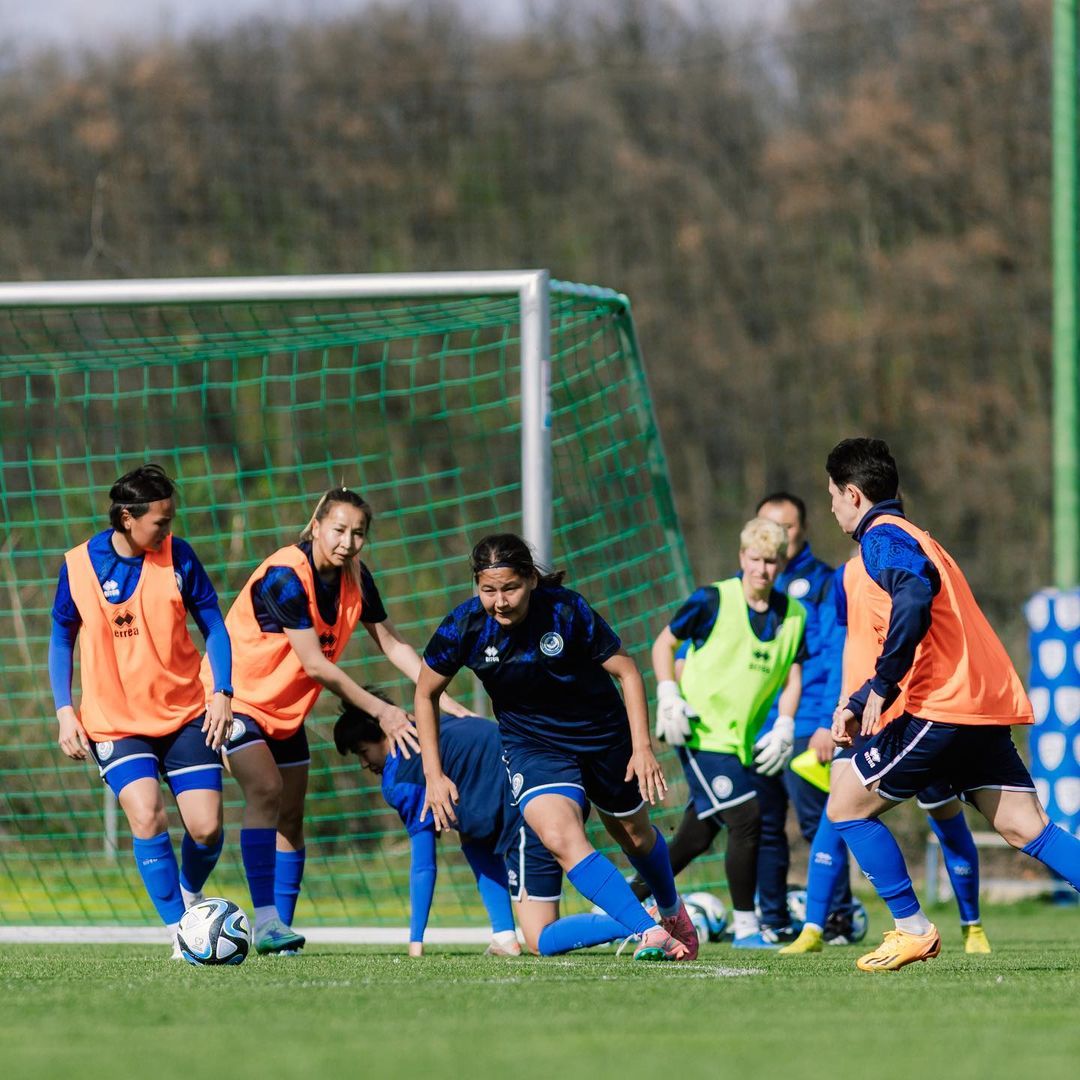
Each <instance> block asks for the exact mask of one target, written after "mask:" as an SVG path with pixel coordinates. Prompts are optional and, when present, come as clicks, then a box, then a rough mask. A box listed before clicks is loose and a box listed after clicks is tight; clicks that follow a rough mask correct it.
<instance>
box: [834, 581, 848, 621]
mask: <svg viewBox="0 0 1080 1080" xmlns="http://www.w3.org/2000/svg"><path fill="white" fill-rule="evenodd" d="M832 589H833V616H834V618H835V619H836V625H837V626H842V627H844V628H845V629H846V628H847V590H846V589H845V588H844V568H843V567H842V566H838V567H837V568H836V569H835V570H834V571H833V582H832Z"/></svg>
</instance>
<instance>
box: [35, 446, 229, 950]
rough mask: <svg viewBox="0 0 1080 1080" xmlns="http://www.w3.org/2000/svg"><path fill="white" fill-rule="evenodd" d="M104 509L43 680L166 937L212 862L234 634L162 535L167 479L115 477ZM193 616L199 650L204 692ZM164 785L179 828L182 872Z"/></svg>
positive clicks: (199, 576) (81, 551)
mask: <svg viewBox="0 0 1080 1080" xmlns="http://www.w3.org/2000/svg"><path fill="white" fill-rule="evenodd" d="M109 497H110V498H111V500H112V506H111V508H110V510H109V520H110V523H111V528H109V529H106V530H105V531H103V532H100V533H98V534H97V535H96V536H93V537H91V538H90V540H88V541H87V542H86V543H84V544H80V545H79V546H78V547H76V548H73V549H72V550H71V551H69V552H68V553H67V554H66V555H65V556H64V563H63V565H62V566H61V568H60V576H59V580H58V582H57V588H56V599H55V601H54V603H53V613H52V615H53V628H52V636H51V638H50V641H49V676H50V681H51V683H52V688H53V697H54V699H55V702H56V717H57V720H58V721H59V724H60V736H59V743H60V748H61V750H63V752H64V753H65V754H66V755H67V756H68V757H70V758H75V759H85V758H87V757H88V756H92V757H93V758H94V760H95V762H96V763H97V766H98V769H99V770H100V772H101V776H102V779H103V780H104V781H105V782H106V783H107V784H108V785H109V787H110V788H111V789H112V791H113V792H114V794H115V795H116V797H117V799H118V800H119V803H120V806H121V807H122V808H123V810H124V813H125V814H126V815H127V820H128V824H129V826H130V828H131V833H132V838H133V839H132V847H133V851H134V855H135V861H136V864H137V865H138V867H139V872H140V874H141V875H142V878H143V881H144V883H145V885H146V890H147V892H148V893H149V895H150V898H151V899H152V900H153V902H154V906H155V908H156V909H157V912H158V914H159V915H160V916H161V919H162V921H163V922H164V923H165V924H166V926H167V927H168V928H169V931H170V934H171V935H173V936H175V932H176V925H177V923H179V921H180V917H181V916H182V915H183V913H184V908H185V905H190V904H191V903H193V902H195V901H196V900H198V899H201V896H200V890H201V889H202V886H203V883H204V882H205V881H206V879H207V877H208V876H209V874H210V871H211V870H212V869H213V867H214V865H215V863H216V862H217V859H218V856H219V854H220V853H221V843H222V824H221V758H220V754H219V752H218V748H219V747H220V746H221V742H222V740H223V738H224V736H225V734H226V733H227V732H228V730H229V726H230V724H231V723H232V710H231V708H230V701H229V697H230V694H231V686H230V677H231V676H230V669H231V653H230V649H229V634H228V631H227V630H226V629H225V623H224V620H223V619H222V617H221V611H220V609H219V608H218V601H217V594H216V593H215V592H214V588H213V586H212V585H211V584H210V580H209V578H208V577H207V576H206V571H205V570H204V569H203V567H202V565H201V563H200V562H199V560H198V558H197V557H196V556H195V553H194V551H192V549H191V548H190V547H189V546H188V545H187V544H186V543H185V542H184V541H183V540H181V539H180V538H179V537H174V536H171V535H170V531H169V530H170V527H171V525H172V520H173V516H174V515H175V513H176V499H175V489H174V487H173V484H172V481H171V480H170V479H169V477H168V476H166V475H165V473H164V471H163V470H162V469H160V468H159V467H158V466H157V465H143V466H142V467H140V468H138V469H135V470H134V471H132V472H129V473H127V474H126V475H124V476H121V477H120V479H119V480H117V481H116V483H115V484H114V485H113V487H112V489H111V491H110V492H109ZM189 612H190V614H191V615H192V616H193V618H194V619H195V622H196V623H197V624H198V626H199V629H200V630H201V631H202V633H203V636H204V637H205V639H206V647H207V657H208V663H207V679H208V682H207V688H206V690H205V692H204V690H203V685H202V682H201V681H200V677H199V654H198V652H197V651H196V649H195V646H194V644H193V643H192V641H191V638H190V636H189V635H188V630H187V616H188V613H189ZM76 637H78V640H79V643H80V656H81V664H80V672H81V676H80V677H81V683H82V699H81V701H80V703H79V709H78V711H76V709H75V707H74V705H73V702H72V695H71V681H72V655H73V651H74V647H75V640H76ZM159 775H161V776H164V778H165V779H166V781H167V782H168V784H169V787H170V789H171V790H172V793H173V796H174V797H175V799H176V805H177V808H178V809H179V811H180V816H181V818H182V819H183V822H184V828H185V834H184V839H183V843H182V844H181V862H180V865H179V866H178V865H177V861H176V855H175V853H174V852H173V848H172V843H171V841H170V839H169V833H168V826H167V822H166V817H165V802H164V799H163V798H162V794H161V784H160V781H159ZM179 955H180V953H179V949H177V948H176V947H175V944H174V949H173V956H174V957H179Z"/></svg>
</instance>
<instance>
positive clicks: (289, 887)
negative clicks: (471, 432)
mask: <svg viewBox="0 0 1080 1080" xmlns="http://www.w3.org/2000/svg"><path fill="white" fill-rule="evenodd" d="M372 516H373V515H372V511H371V507H370V506H369V505H368V504H367V503H366V502H365V501H364V500H363V499H362V498H361V497H360V495H358V494H357V493H356V492H355V491H351V490H349V489H348V488H344V487H339V488H332V489H331V490H330V491H327V492H326V493H325V494H324V495H323V496H322V498H321V499H319V502H318V505H317V506H316V507H315V511H314V513H313V514H312V516H311V520H310V521H309V522H308V525H307V527H306V528H305V529H304V531H303V532H302V533H301V535H300V542H299V543H297V544H292V545H290V546H288V547H284V548H281V549H280V550H279V551H275V552H274V553H273V554H272V555H271V556H269V557H268V558H267V559H265V560H264V561H263V562H262V564H261V565H260V566H259V567H258V568H257V569H256V570H255V572H254V573H253V574H252V575H251V577H250V578H249V579H248V581H247V584H246V585H245V586H244V587H243V589H241V591H240V594H239V596H237V598H236V600H235V601H234V602H233V605H232V607H231V608H230V609H229V614H228V615H227V616H226V618H225V624H226V626H227V627H228V628H229V634H230V636H231V638H232V642H233V674H234V680H233V681H234V684H235V698H234V701H233V706H234V710H235V719H234V722H233V724H232V728H231V729H230V732H229V736H228V740H227V742H226V744H225V746H224V750H225V753H226V755H227V757H228V762H229V769H230V771H231V772H232V774H233V776H234V777H235V778H236V780H237V782H238V783H239V784H240V787H241V789H242V791H243V793H244V812H243V821H242V827H241V831H240V854H241V858H242V860H243V864H244V873H245V875H246V876H247V880H248V887H249V889H250V890H251V902H252V906H253V907H254V928H253V929H254V937H255V948H256V949H257V950H258V951H259V952H260V953H295V952H296V951H297V950H298V949H300V948H302V947H303V945H304V938H303V936H302V935H300V934H297V933H296V932H295V931H293V930H292V928H291V924H292V920H293V913H294V911H295V908H296V901H297V897H298V896H299V894H300V883H301V880H302V878H303V873H304V862H305V849H304V797H305V794H306V792H307V780H308V766H309V764H310V762H311V755H310V753H309V751H308V741H307V733H306V731H305V730H304V720H305V718H306V717H307V715H308V713H309V712H310V711H311V709H312V707H313V706H314V705H315V702H316V700H317V699H318V697H319V694H321V693H322V690H323V687H324V686H325V687H329V689H330V690H331V691H333V692H334V693H335V694H337V695H338V697H340V698H342V699H343V700H345V701H348V702H349V703H350V704H353V705H357V706H359V707H361V708H363V709H366V710H367V711H368V712H370V713H372V714H373V715H374V716H376V717H378V720H379V724H380V725H381V726H382V728H383V730H384V731H385V732H386V733H387V735H389V736H390V738H391V739H392V740H393V741H394V743H395V745H396V746H397V747H398V748H399V749H400V750H401V751H402V753H403V754H404V755H406V756H408V753H409V750H410V748H411V749H414V750H415V749H418V745H417V743H416V740H415V729H414V728H413V725H412V723H411V722H410V721H409V719H408V717H407V716H406V715H405V713H404V712H402V710H401V709H399V708H397V707H396V706H394V705H391V704H389V703H387V702H385V701H381V700H379V698H376V697H374V696H373V695H372V694H370V693H368V691H366V690H364V689H363V687H361V686H359V685H357V683H355V682H354V681H353V680H352V679H350V678H349V676H348V675H346V674H345V672H344V671H342V670H341V668H340V667H338V665H337V660H338V659H339V658H340V656H341V655H342V653H343V652H344V650H345V646H346V645H347V644H348V642H349V639H350V637H351V636H352V633H353V631H354V630H355V629H356V627H357V625H359V624H363V626H364V629H365V630H367V632H368V633H369V634H370V635H371V638H372V640H373V641H374V642H375V644H376V646H377V647H378V648H379V650H380V651H381V652H382V653H383V654H384V655H385V656H386V657H387V659H388V660H389V661H390V662H391V663H392V664H393V665H394V666H395V667H396V668H397V669H398V670H399V671H401V672H402V673H403V674H404V675H406V676H407V677H408V678H410V679H413V680H415V678H416V676H417V674H418V672H419V670H420V657H419V656H417V654H416V651H415V650H414V649H413V648H412V646H411V645H409V644H408V643H407V642H406V641H404V640H403V639H402V638H401V636H400V635H399V634H398V632H397V630H396V629H395V628H394V626H393V625H392V624H391V623H390V621H389V620H388V619H387V617H386V611H385V609H384V608H383V604H382V600H381V598H380V596H379V592H378V589H377V588H376V586H375V582H374V580H373V579H372V576H371V574H370V572H369V571H368V569H367V567H365V566H364V565H363V563H362V562H361V561H360V551H361V549H362V548H363V546H364V543H365V541H366V540H367V536H368V532H369V531H370V529H371V522H372ZM202 674H203V682H204V684H208V683H209V682H210V679H211V675H210V671H209V670H208V668H207V667H206V665H205V664H204V665H203V673H202ZM444 707H445V708H446V711H447V712H451V713H453V714H455V715H465V713H466V710H465V709H463V708H462V707H461V706H460V705H458V704H457V703H456V702H454V701H452V700H450V699H447V700H446V702H445V703H444Z"/></svg>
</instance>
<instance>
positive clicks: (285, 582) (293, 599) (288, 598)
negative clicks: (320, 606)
mask: <svg viewBox="0 0 1080 1080" xmlns="http://www.w3.org/2000/svg"><path fill="white" fill-rule="evenodd" d="M251 604H252V607H253V608H254V609H255V617H256V619H258V621H259V627H260V629H261V630H262V631H263V633H264V634H280V633H283V632H284V631H285V630H310V629H312V628H313V627H314V625H315V624H314V623H313V622H312V621H311V604H310V600H309V598H308V594H307V590H306V589H305V588H304V583H303V582H302V581H301V580H300V576H299V575H298V574H297V573H296V571H295V570H293V569H292V568H291V567H288V566H271V567H268V568H267V571H266V573H265V574H264V575H263V578H262V580H261V581H258V582H256V583H255V584H254V585H253V586H252V589H251Z"/></svg>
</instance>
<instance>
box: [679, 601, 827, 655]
mask: <svg viewBox="0 0 1080 1080" xmlns="http://www.w3.org/2000/svg"><path fill="white" fill-rule="evenodd" d="M787 609H788V601H787V597H786V596H785V595H784V594H783V593H782V592H777V591H776V589H773V591H772V592H771V593H769V606H768V607H767V608H766V609H765V610H764V611H755V610H754V609H753V608H752V607H750V605H749V604H747V605H746V613H747V615H748V616H749V618H750V628H751V629H752V630H753V631H754V635H755V636H756V637H757V639H758V641H772V640H773V639H774V638H775V637H776V635H777V634H778V633H779V632H780V626H781V624H782V623H783V621H784V619H785V617H786V616H787ZM719 614H720V590H719V589H718V588H717V587H716V586H715V585H703V586H702V587H701V588H700V589H695V590H694V591H693V592H692V593H691V594H690V596H689V597H688V598H687V599H686V600H685V601H684V602H683V605H682V607H680V608H679V610H678V611H677V612H675V618H673V619H672V620H671V622H670V623H669V624H668V629H669V630H670V631H671V632H672V634H673V635H674V636H675V637H676V638H678V640H679V641H682V642H687V641H689V642H693V645H694V648H695V649H700V648H701V647H702V645H704V644H705V642H706V641H708V640H709V635H710V634H711V633H712V631H713V627H714V626H715V625H716V619H717V616H718V615H719ZM688 651H689V649H680V652H681V653H682V655H683V656H685V655H686V653H687V652H688ZM806 656H807V650H806V635H805V633H804V634H803V639H802V641H800V642H799V652H798V654H797V655H796V657H795V660H794V663H796V664H801V663H803V662H804V661H805V660H806Z"/></svg>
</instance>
